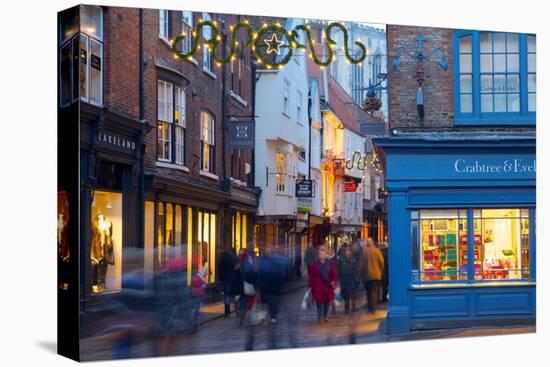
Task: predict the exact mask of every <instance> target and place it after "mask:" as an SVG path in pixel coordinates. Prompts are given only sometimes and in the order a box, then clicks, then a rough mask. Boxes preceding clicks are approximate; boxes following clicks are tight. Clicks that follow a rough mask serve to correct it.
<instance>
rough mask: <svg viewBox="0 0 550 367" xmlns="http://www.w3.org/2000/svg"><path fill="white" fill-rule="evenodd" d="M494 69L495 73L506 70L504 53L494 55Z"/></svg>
mask: <svg viewBox="0 0 550 367" xmlns="http://www.w3.org/2000/svg"><path fill="white" fill-rule="evenodd" d="M493 66H494V71H495V73H503V72H505V71H506V55H504V54H503V55H494V65H493Z"/></svg>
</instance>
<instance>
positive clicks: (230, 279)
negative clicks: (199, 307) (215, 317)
mask: <svg viewBox="0 0 550 367" xmlns="http://www.w3.org/2000/svg"><path fill="white" fill-rule="evenodd" d="M238 264H239V259H238V258H237V256H236V255H235V254H234V253H233V252H232V251H230V250H227V249H226V250H224V251H223V252H222V255H221V258H220V265H219V270H218V271H219V274H220V280H221V283H222V288H223V303H224V308H225V309H224V313H225V318H228V317H229V315H230V313H231V301H232V300H234V297H235V296H236V295H238V294H239V293H236V291H238V289H237V290H236V289H235V288H236V287H235V284H236V280H237V279H236V278H237V269H238ZM235 309H237V306H235Z"/></svg>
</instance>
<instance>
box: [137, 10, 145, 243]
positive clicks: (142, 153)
mask: <svg viewBox="0 0 550 367" xmlns="http://www.w3.org/2000/svg"><path fill="white" fill-rule="evenodd" d="M144 69H145V65H144V60H143V9H141V8H140V9H139V116H138V119H139V121H141V122H142V123H145V122H144V117H145V100H144V99H145V97H144V94H145V93H144V86H143V82H144V78H143V72H144ZM145 132H146V127H145V126H143V127H142V130H141V139H143V136H144V135H145ZM140 145H141V149H140V161H139V177H140V182H139V211H138V212H139V228H140V231H139V239H138V243H139V244H140V247H141V248H145V233H144V232H145V208H144V206H145V188H144V185H145V180H144V173H143V170H144V166H145V149H146V148H145V144H140Z"/></svg>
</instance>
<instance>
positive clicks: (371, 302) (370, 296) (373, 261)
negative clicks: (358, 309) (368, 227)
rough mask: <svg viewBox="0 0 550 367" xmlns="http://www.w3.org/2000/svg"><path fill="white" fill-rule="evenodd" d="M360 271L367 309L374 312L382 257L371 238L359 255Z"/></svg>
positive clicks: (380, 276)
mask: <svg viewBox="0 0 550 367" xmlns="http://www.w3.org/2000/svg"><path fill="white" fill-rule="evenodd" d="M360 269H361V270H360V272H361V280H362V281H363V284H364V286H365V293H366V296H367V309H368V311H369V312H374V310H375V306H376V305H375V302H376V300H377V297H376V294H378V288H379V284H380V281H381V280H382V271H383V269H384V257H383V256H382V253H381V252H380V250H379V249H377V248H376V246H375V245H374V240H373V239H372V238H371V237H369V238H368V239H367V243H366V247H365V248H364V249H363V253H362V254H361V261H360Z"/></svg>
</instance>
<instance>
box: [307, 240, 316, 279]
mask: <svg viewBox="0 0 550 367" xmlns="http://www.w3.org/2000/svg"><path fill="white" fill-rule="evenodd" d="M315 260H317V249H316V248H315V247H314V246H313V245H312V244H311V243H310V244H309V245H308V246H307V249H306V254H305V256H304V263H305V264H306V266H307V273H308V274H309V269H310V268H311V265H312V264H313V262H314V261H315Z"/></svg>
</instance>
